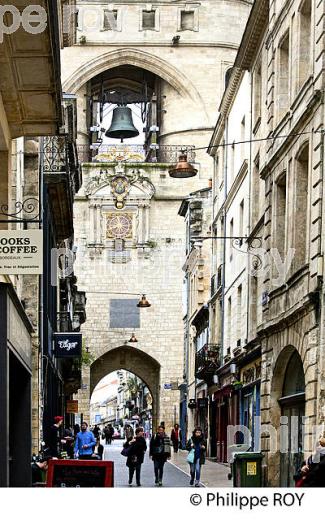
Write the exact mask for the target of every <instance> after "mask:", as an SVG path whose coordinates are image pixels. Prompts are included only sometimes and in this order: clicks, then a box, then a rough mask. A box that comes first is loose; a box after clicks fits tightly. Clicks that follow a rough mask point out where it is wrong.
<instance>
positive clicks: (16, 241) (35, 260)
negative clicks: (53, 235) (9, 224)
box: [0, 229, 43, 275]
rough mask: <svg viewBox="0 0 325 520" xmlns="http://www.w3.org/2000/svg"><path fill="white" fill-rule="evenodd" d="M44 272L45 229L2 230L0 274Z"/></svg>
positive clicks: (0, 236)
mask: <svg viewBox="0 0 325 520" xmlns="http://www.w3.org/2000/svg"><path fill="white" fill-rule="evenodd" d="M42 272H43V231H42V230H41V229H28V230H22V231H17V230H13V231H11V230H10V231H8V230H0V275H1V274H3V275H4V274H42Z"/></svg>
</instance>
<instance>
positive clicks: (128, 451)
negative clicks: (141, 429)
mask: <svg viewBox="0 0 325 520" xmlns="http://www.w3.org/2000/svg"><path fill="white" fill-rule="evenodd" d="M130 449H131V446H129V447H128V448H123V450H122V451H121V455H123V457H128V456H129V453H130Z"/></svg>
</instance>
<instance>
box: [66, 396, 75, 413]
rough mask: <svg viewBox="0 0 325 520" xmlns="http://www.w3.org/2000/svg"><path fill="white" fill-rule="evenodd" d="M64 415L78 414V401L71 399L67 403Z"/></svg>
mask: <svg viewBox="0 0 325 520" xmlns="http://www.w3.org/2000/svg"><path fill="white" fill-rule="evenodd" d="M66 413H78V401H77V400H75V399H73V400H72V399H71V400H68V401H67V406H66Z"/></svg>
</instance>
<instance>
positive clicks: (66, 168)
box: [42, 135, 81, 194]
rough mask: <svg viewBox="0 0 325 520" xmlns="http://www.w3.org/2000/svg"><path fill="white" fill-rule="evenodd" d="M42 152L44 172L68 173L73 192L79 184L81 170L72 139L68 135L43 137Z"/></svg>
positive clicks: (52, 173) (48, 173)
mask: <svg viewBox="0 0 325 520" xmlns="http://www.w3.org/2000/svg"><path fill="white" fill-rule="evenodd" d="M42 153H43V172H44V174H45V175H57V174H67V175H69V179H70V184H71V188H72V192H73V194H75V193H76V192H77V191H78V190H79V188H80V186H81V172H80V167H79V160H78V152H77V147H76V144H75V143H74V141H71V139H70V138H69V136H68V135H56V136H47V137H44V138H43V147H42Z"/></svg>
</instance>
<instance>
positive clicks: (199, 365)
mask: <svg viewBox="0 0 325 520" xmlns="http://www.w3.org/2000/svg"><path fill="white" fill-rule="evenodd" d="M220 353H221V345H220V344H215V343H207V344H206V345H204V347H202V348H201V349H200V350H199V351H198V352H197V353H196V356H195V376H196V377H197V378H198V379H203V380H204V381H206V382H210V381H211V379H212V376H213V375H214V373H215V371H216V370H217V369H218V368H219V367H220Z"/></svg>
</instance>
